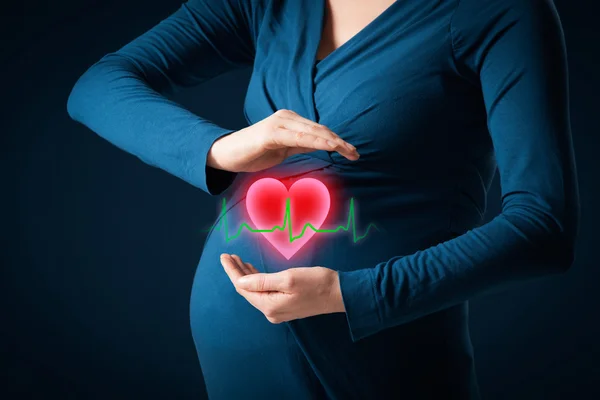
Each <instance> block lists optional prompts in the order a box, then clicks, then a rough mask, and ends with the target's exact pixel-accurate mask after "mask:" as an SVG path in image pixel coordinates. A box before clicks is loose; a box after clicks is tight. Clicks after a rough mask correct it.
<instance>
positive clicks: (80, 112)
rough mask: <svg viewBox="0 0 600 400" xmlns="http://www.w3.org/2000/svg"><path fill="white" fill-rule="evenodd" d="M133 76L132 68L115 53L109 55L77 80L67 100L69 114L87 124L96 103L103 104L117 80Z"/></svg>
mask: <svg viewBox="0 0 600 400" xmlns="http://www.w3.org/2000/svg"><path fill="white" fill-rule="evenodd" d="M129 75H131V67H129V66H128V65H127V63H126V62H125V61H124V60H123V59H122V57H119V56H118V55H117V54H115V53H109V54H107V55H105V56H104V57H102V58H101V59H100V60H99V61H97V62H96V63H95V64H93V65H91V66H90V67H89V68H88V69H87V70H86V71H85V72H84V73H83V74H82V75H81V76H80V77H79V79H77V81H76V82H75V84H74V85H73V88H72V89H71V92H70V93H69V97H68V98H67V113H68V114H69V117H71V119H73V120H75V121H78V122H82V123H85V120H86V119H87V117H89V116H88V114H90V113H91V112H92V110H94V109H95V107H93V106H94V103H99V102H102V99H103V96H104V97H105V96H107V95H108V92H109V88H110V87H111V86H112V85H113V81H115V80H117V78H123V77H127V76H129Z"/></svg>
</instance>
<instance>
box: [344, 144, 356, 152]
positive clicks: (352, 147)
mask: <svg viewBox="0 0 600 400" xmlns="http://www.w3.org/2000/svg"><path fill="white" fill-rule="evenodd" d="M346 147H347V148H349V149H350V150H352V151H354V150H356V147H354V146H352V145H351V144H350V143H346Z"/></svg>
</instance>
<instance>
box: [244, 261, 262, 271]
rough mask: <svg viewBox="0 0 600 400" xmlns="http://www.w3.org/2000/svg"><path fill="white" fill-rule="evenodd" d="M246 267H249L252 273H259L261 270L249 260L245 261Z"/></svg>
mask: <svg viewBox="0 0 600 400" xmlns="http://www.w3.org/2000/svg"><path fill="white" fill-rule="evenodd" d="M245 264H246V267H247V268H248V271H250V273H251V274H259V273H260V271H259V270H257V269H256V268H254V265H252V264H251V263H249V262H247V263H245Z"/></svg>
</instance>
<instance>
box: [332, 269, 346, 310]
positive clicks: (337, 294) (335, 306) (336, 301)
mask: <svg viewBox="0 0 600 400" xmlns="http://www.w3.org/2000/svg"><path fill="white" fill-rule="evenodd" d="M332 276H333V282H332V283H331V292H330V293H331V297H330V304H331V312H332V313H340V312H341V313H343V312H346V309H345V307H344V299H343V298H342V289H341V286H340V275H339V273H338V271H333V273H332Z"/></svg>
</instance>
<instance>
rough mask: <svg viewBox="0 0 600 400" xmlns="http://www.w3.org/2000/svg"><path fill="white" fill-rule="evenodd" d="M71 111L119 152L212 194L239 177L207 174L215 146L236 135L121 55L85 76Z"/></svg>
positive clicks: (71, 101) (74, 93)
mask: <svg viewBox="0 0 600 400" xmlns="http://www.w3.org/2000/svg"><path fill="white" fill-rule="evenodd" d="M67 109H68V112H69V115H70V116H71V118H73V119H74V120H76V121H78V122H81V123H82V124H84V125H86V126H87V127H89V128H90V129H91V130H92V131H94V132H96V133H97V134H98V135H100V136H101V137H103V138H104V139H106V140H108V141H109V142H111V143H112V144H114V145H116V146H117V147H119V148H121V149H123V150H125V151H127V152H129V153H131V154H134V155H136V156H137V157H139V158H140V159H141V160H143V161H144V162H146V163H148V164H150V165H153V166H155V167H158V168H161V169H164V170H165V171H167V172H169V173H171V174H173V175H175V176H177V177H179V178H181V179H183V180H185V181H186V182H188V183H190V184H192V185H194V186H196V187H199V188H201V189H203V190H205V191H206V192H208V193H211V194H218V192H220V191H221V190H222V189H224V187H226V185H227V184H228V183H230V181H231V180H232V179H233V174H230V173H225V172H223V171H222V172H216V171H215V170H211V167H210V166H208V169H207V160H208V155H209V151H210V148H211V146H212V144H213V143H214V142H215V141H216V140H217V139H218V138H220V137H222V136H224V135H226V134H229V133H231V132H232V130H229V129H225V128H222V127H219V126H217V125H215V124H214V123H212V122H210V121H207V120H205V119H203V118H201V117H199V116H197V115H195V114H194V113H192V112H190V111H189V110H187V109H185V108H184V107H182V106H181V105H179V104H177V103H175V102H173V101H171V100H169V99H167V98H166V97H164V96H163V95H162V94H160V93H158V92H157V91H155V90H154V89H152V88H151V87H150V86H149V85H148V84H147V83H146V82H145V81H144V79H143V76H142V74H141V73H140V71H138V70H137V69H136V67H135V66H134V64H133V63H131V62H129V61H128V60H127V59H126V58H124V57H122V56H120V55H118V54H109V55H107V56H105V57H104V58H103V59H102V60H100V61H99V62H98V63H96V64H95V65H93V66H92V67H91V68H90V69H89V70H88V71H86V72H85V73H84V74H83V76H81V78H80V79H79V80H78V81H77V83H76V84H75V86H74V88H73V90H72V92H71V94H70V96H69V99H68V104H67ZM207 171H208V172H209V174H212V173H217V174H220V176H219V178H220V179H218V181H219V182H215V183H217V184H216V185H212V186H213V187H209V184H207V179H209V177H207ZM215 181H217V179H215ZM221 181H222V183H221Z"/></svg>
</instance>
